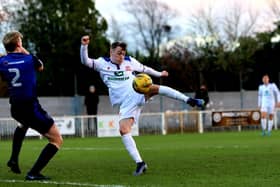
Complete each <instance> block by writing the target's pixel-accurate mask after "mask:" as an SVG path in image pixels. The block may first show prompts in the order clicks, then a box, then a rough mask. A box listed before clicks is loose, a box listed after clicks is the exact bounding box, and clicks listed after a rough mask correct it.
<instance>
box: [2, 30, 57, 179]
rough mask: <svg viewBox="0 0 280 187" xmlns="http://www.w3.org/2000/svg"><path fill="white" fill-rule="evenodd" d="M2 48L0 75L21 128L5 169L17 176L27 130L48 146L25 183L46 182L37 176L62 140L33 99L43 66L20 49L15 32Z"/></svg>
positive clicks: (28, 174)
mask: <svg viewBox="0 0 280 187" xmlns="http://www.w3.org/2000/svg"><path fill="white" fill-rule="evenodd" d="M3 45H4V47H5V49H6V52H7V55H5V56H2V57H1V58H0V73H1V74H2V76H3V78H4V79H5V80H6V81H7V83H8V89H9V96H10V100H9V101H10V105H11V116H12V117H13V118H14V119H15V120H17V121H18V122H19V123H20V124H21V126H20V127H17V128H16V130H15V132H14V137H13V145H12V154H11V157H10V160H9V161H8V163H7V165H8V167H10V168H11V170H12V171H13V172H14V173H21V171H20V168H19V165H18V156H19V152H20V149H21V146H22V142H23V140H24V137H25V134H26V131H27V129H28V128H29V127H30V128H32V129H34V130H36V131H38V132H39V133H40V134H42V135H43V136H45V137H46V138H47V139H48V140H49V143H48V144H47V145H46V146H45V148H44V149H43V150H42V152H41V154H40V155H39V157H38V159H37V161H36V162H35V164H34V165H33V167H32V168H31V170H30V171H29V172H28V173H27V175H26V177H25V179H26V180H46V179H50V178H49V177H46V176H44V175H42V174H41V173H40V172H41V170H42V169H43V168H44V167H45V166H46V165H47V163H48V162H49V161H50V160H51V158H52V157H53V156H54V155H55V154H56V152H57V151H58V149H59V148H60V146H61V145H62V137H61V135H60V133H59V130H58V128H57V127H56V125H55V124H54V120H53V119H52V118H51V117H50V116H49V115H48V114H47V112H46V111H44V110H43V109H42V107H41V105H40V104H39V101H38V99H37V94H36V71H42V70H43V64H42V62H41V61H40V60H39V59H37V58H36V57H35V56H33V55H31V54H29V52H28V51H27V50H25V48H23V47H22V35H21V33H19V32H17V31H15V32H9V33H7V34H6V35H5V36H4V38H3Z"/></svg>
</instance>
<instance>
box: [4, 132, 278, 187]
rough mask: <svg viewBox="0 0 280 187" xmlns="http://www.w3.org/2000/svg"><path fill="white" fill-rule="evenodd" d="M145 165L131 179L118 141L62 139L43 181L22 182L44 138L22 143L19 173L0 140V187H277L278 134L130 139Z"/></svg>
mask: <svg viewBox="0 0 280 187" xmlns="http://www.w3.org/2000/svg"><path fill="white" fill-rule="evenodd" d="M135 140H136V142H137V145H138V148H139V150H140V153H141V154H142V156H143V158H144V160H145V161H146V162H147V164H148V167H149V168H148V171H147V173H145V174H144V175H142V176H138V177H135V176H132V172H133V171H134V169H135V164H134V162H133V161H132V159H131V158H130V157H129V155H128V153H127V152H126V150H125V149H124V147H123V145H122V142H121V139H120V138H119V137H117V138H65V139H64V145H63V148H62V149H61V150H60V151H59V152H58V154H57V155H56V157H55V158H54V159H53V160H51V162H50V163H49V165H48V166H47V167H46V168H45V169H44V170H43V172H42V173H43V174H45V175H47V176H50V177H52V180H50V181H47V182H46V183H40V182H27V181H24V176H25V173H26V172H27V171H28V169H29V168H30V167H31V165H32V164H33V162H34V161H35V159H36V158H37V156H38V154H39V153H40V151H41V149H42V147H43V146H44V145H45V144H46V143H47V141H46V140H45V139H44V140H30V139H29V140H26V141H25V142H24V145H23V149H22V152H21V155H20V166H21V170H22V174H20V175H16V174H13V173H11V172H10V171H9V170H8V168H7V167H6V162H7V160H8V158H9V154H10V150H11V141H10V140H5V141H4V140H2V141H1V142H0V186H3V187H4V186H5V187H33V186H34V187H35V186H36V187H46V186H48V187H52V186H53V187H58V186H59V187H70V186H71V187H72V186H73V187H74V186H89V187H90V186H95V187H105V186H108V187H112V186H120V187H121V186H139V187H140V186H170V187H171V186H172V187H178V186H184V187H185V186H186V187H188V186H192V187H193V186H195V187H219V186H221V187H227V186H232V187H237V186H238V187H242V186H244V187H245V186H246V187H250V186H252V187H259V186H265V187H267V186H269V187H273V186H279V185H280V176H279V174H280V141H279V140H280V132H278V131H273V133H272V136H270V137H267V136H266V137H262V136H261V135H260V132H259V131H246V132H245V131H244V132H218V133H214V132H211V133H204V134H192V133H189V134H177V135H166V136H139V137H135Z"/></svg>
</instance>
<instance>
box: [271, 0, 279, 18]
mask: <svg viewBox="0 0 280 187" xmlns="http://www.w3.org/2000/svg"><path fill="white" fill-rule="evenodd" d="M269 9H270V15H272V16H273V17H275V18H280V0H269Z"/></svg>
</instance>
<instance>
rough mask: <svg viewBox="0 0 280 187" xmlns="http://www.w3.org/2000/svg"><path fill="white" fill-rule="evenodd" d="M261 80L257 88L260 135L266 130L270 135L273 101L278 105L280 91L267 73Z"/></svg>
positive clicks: (273, 110)
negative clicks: (270, 80) (261, 82)
mask: <svg viewBox="0 0 280 187" xmlns="http://www.w3.org/2000/svg"><path fill="white" fill-rule="evenodd" d="M262 81H263V84H261V85H260V86H259V89H258V107H259V108H260V111H261V128H262V136H265V135H266V130H267V135H268V136H270V135H271V130H272V127H273V117H274V112H275V102H277V106H279V102H280V93H279V90H278V88H277V86H276V85H275V84H274V83H270V82H269V76H268V75H267V74H265V75H264V76H263V77H262ZM267 117H268V123H267Z"/></svg>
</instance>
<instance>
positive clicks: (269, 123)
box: [267, 120, 273, 132]
mask: <svg viewBox="0 0 280 187" xmlns="http://www.w3.org/2000/svg"><path fill="white" fill-rule="evenodd" d="M272 127H273V120H268V127H267V131H268V132H271V130H272Z"/></svg>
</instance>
